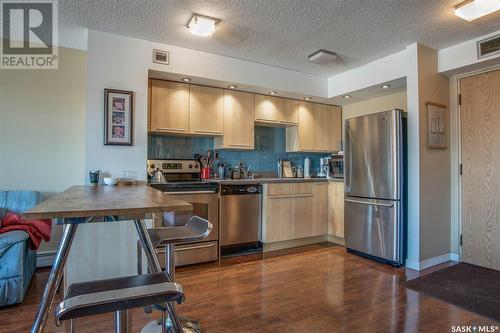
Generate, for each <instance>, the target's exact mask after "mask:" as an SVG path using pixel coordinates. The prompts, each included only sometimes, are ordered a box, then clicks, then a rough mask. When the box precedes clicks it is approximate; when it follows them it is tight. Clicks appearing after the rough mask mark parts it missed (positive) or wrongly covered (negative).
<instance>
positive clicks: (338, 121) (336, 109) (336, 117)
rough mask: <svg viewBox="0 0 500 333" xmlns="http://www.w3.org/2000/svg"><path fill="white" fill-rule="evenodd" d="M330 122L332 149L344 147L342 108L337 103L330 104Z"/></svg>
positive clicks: (336, 149)
mask: <svg viewBox="0 0 500 333" xmlns="http://www.w3.org/2000/svg"><path fill="white" fill-rule="evenodd" d="M327 108H328V123H329V124H331V129H330V131H329V133H330V134H329V138H330V147H331V150H332V151H339V150H341V149H342V108H341V107H340V106H336V105H328V106H327Z"/></svg>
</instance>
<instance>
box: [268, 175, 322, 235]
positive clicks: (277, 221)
mask: <svg viewBox="0 0 500 333" xmlns="http://www.w3.org/2000/svg"><path fill="white" fill-rule="evenodd" d="M262 208H263V214H262V239H261V241H262V242H263V243H273V242H281V241H287V240H293V239H299V238H305V237H312V236H320V235H325V234H326V233H327V223H328V183H318V184H311V183H289V184H286V183H284V184H265V185H264V196H263V204H262Z"/></svg>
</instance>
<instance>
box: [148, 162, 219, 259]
mask: <svg viewBox="0 0 500 333" xmlns="http://www.w3.org/2000/svg"><path fill="white" fill-rule="evenodd" d="M156 170H158V171H159V172H161V173H163V176H164V178H165V182H163V183H161V184H149V186H151V187H153V188H155V189H157V190H159V191H162V192H165V193H168V194H169V195H172V196H175V198H176V199H180V200H184V201H187V202H189V203H191V204H192V205H193V211H191V212H169V213H165V214H163V215H159V216H158V215H154V216H153V225H154V227H162V226H179V225H184V224H185V223H186V222H187V221H188V220H189V218H190V217H191V216H193V215H197V216H200V217H202V218H205V219H207V220H208V221H210V223H212V225H213V229H212V232H211V233H210V235H209V236H208V237H207V238H205V239H204V240H203V241H202V242H194V243H191V244H183V245H179V246H176V248H175V256H176V266H182V265H190V264H196V263H201V262H207V261H213V260H217V259H218V258H219V198H218V194H217V192H218V184H217V183H215V182H210V181H204V180H202V179H201V174H200V164H199V163H198V162H197V161H195V160H187V159H186V160H148V161H147V171H148V174H152V173H154V172H155V171H156ZM156 252H157V254H158V256H159V258H158V259H159V260H160V263H163V262H164V260H163V258H162V256H163V255H164V249H163V248H158V249H156Z"/></svg>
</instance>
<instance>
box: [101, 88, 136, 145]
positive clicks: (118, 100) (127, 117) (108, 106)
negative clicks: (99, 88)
mask: <svg viewBox="0 0 500 333" xmlns="http://www.w3.org/2000/svg"><path fill="white" fill-rule="evenodd" d="M133 139H134V92H133V91H128V90H117V89H104V145H106V146H132V145H133Z"/></svg>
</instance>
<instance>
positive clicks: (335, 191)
mask: <svg viewBox="0 0 500 333" xmlns="http://www.w3.org/2000/svg"><path fill="white" fill-rule="evenodd" d="M328 201H329V207H328V234H329V235H332V236H335V237H337V238H341V239H343V238H344V183H341V182H331V183H329V184H328Z"/></svg>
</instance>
